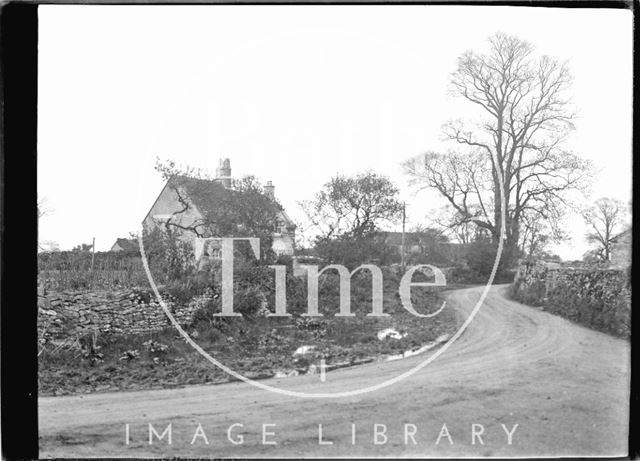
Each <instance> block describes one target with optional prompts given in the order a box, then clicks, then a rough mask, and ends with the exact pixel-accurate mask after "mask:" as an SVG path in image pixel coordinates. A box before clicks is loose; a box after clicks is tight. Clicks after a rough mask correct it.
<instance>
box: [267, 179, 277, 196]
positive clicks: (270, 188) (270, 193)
mask: <svg viewBox="0 0 640 461" xmlns="http://www.w3.org/2000/svg"><path fill="white" fill-rule="evenodd" d="M275 190H276V186H274V185H273V183H272V182H271V181H267V185H266V186H264V193H265V195H266V196H267V197H269V198H271V199H273V198H275Z"/></svg>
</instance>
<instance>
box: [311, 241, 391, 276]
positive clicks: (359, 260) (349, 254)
mask: <svg viewBox="0 0 640 461" xmlns="http://www.w3.org/2000/svg"><path fill="white" fill-rule="evenodd" d="M316 252H317V253H318V256H320V257H321V258H322V259H323V260H325V261H326V262H327V263H329V264H342V265H344V266H346V267H348V268H349V269H350V270H353V269H355V268H356V267H358V266H359V265H360V264H365V263H373V264H378V265H383V266H388V265H390V264H393V263H398V262H400V254H399V253H398V250H397V248H395V247H393V246H391V245H388V244H387V243H386V242H385V239H384V236H383V235H375V234H374V235H370V236H366V237H351V236H341V237H337V238H332V239H320V240H318V241H317V242H316Z"/></svg>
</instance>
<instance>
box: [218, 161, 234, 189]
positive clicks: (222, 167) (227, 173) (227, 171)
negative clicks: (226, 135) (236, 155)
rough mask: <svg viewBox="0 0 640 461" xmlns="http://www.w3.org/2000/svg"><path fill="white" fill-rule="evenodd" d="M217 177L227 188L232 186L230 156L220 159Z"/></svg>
mask: <svg viewBox="0 0 640 461" xmlns="http://www.w3.org/2000/svg"><path fill="white" fill-rule="evenodd" d="M216 179H217V180H218V181H220V183H221V184H222V185H223V186H224V187H226V188H227V189H228V188H229V187H231V162H230V161H229V159H228V158H225V159H224V160H223V159H220V163H219V165H218V169H217V170H216Z"/></svg>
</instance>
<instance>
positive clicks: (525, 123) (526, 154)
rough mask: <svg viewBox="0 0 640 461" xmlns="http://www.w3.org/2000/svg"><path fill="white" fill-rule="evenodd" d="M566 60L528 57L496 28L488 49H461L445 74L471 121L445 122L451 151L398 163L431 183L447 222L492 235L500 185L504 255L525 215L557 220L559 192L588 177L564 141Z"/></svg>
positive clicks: (524, 45) (567, 124)
mask: <svg viewBox="0 0 640 461" xmlns="http://www.w3.org/2000/svg"><path fill="white" fill-rule="evenodd" d="M570 84H571V75H570V73H569V69H568V67H567V65H566V64H564V63H561V62H560V61H558V60H557V59H554V58H551V57H549V56H541V57H535V56H534V54H533V47H532V46H531V45H530V44H529V43H528V42H526V41H523V40H520V39H519V38H517V37H514V36H510V35H506V34H503V33H498V34H496V35H494V36H492V37H490V38H489V52H488V53H486V54H482V53H477V52H474V51H467V52H465V53H464V54H463V55H462V56H460V58H459V59H458V67H457V70H456V71H455V72H454V73H453V74H452V75H451V85H452V89H453V92H454V93H455V94H456V95H458V96H460V97H461V98H463V99H464V100H465V101H467V102H469V103H471V106H473V107H476V108H478V109H479V111H478V114H479V121H477V122H476V123H474V124H472V125H469V124H465V123H463V122H461V121H456V122H450V123H448V124H447V125H445V129H444V133H445V137H446V139H447V140H449V141H452V142H454V143H455V144H456V145H457V146H458V149H457V150H451V151H448V152H445V153H436V152H428V153H426V154H422V155H420V156H418V157H415V158H413V159H411V160H409V161H407V162H406V163H405V170H406V172H407V173H408V174H409V175H410V177H411V178H412V180H413V182H414V183H415V184H417V185H419V186H421V187H429V188H433V189H435V190H437V191H438V192H439V193H440V194H441V195H442V196H443V197H444V198H445V199H446V200H447V202H448V203H449V204H450V206H451V209H452V210H453V214H454V216H455V219H454V220H453V223H454V225H462V224H466V223H473V224H474V225H476V226H478V227H480V228H484V229H486V230H487V231H489V232H490V233H491V235H492V238H493V241H494V243H497V242H498V239H499V238H500V233H501V232H500V230H501V201H502V199H503V197H502V188H501V187H500V183H501V181H500V179H501V178H502V183H503V185H504V191H505V196H504V201H505V208H506V211H507V213H506V229H505V231H506V235H505V238H506V242H505V252H504V257H506V258H507V260H510V258H512V257H513V256H514V255H515V253H516V251H517V248H518V244H519V241H520V237H521V236H520V228H521V223H522V221H523V219H524V216H525V215H530V216H534V215H537V216H538V217H539V218H540V219H542V220H544V221H546V222H548V223H550V224H551V225H555V224H557V222H558V220H559V218H560V217H561V216H562V212H563V208H564V207H565V206H567V205H569V204H570V203H569V201H568V195H567V192H569V191H570V190H573V189H581V188H583V187H585V186H586V185H587V183H588V179H589V177H590V174H589V173H590V163H589V162H588V161H586V160H584V159H581V158H580V157H578V156H577V155H575V154H574V153H572V152H570V151H568V150H566V149H565V148H564V142H565V140H566V137H567V134H568V133H569V132H570V131H571V130H572V129H573V128H574V127H573V124H572V119H573V118H574V113H573V111H572V108H571V104H570V100H569V98H568V96H567V90H568V89H569V87H570Z"/></svg>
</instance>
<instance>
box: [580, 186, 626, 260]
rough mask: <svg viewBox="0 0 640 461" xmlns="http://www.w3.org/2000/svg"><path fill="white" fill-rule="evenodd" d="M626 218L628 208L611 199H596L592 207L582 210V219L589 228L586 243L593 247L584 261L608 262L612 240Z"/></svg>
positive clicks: (624, 223)
mask: <svg viewBox="0 0 640 461" xmlns="http://www.w3.org/2000/svg"><path fill="white" fill-rule="evenodd" d="M628 216H629V211H628V207H627V206H625V204H624V203H622V202H621V201H620V200H615V199H612V198H601V199H598V200H596V202H595V204H594V205H593V206H591V207H588V208H587V209H585V210H584V213H583V217H584V220H585V222H586V224H587V226H589V232H587V235H586V238H587V242H589V243H590V244H592V245H594V246H595V248H593V249H592V250H590V252H589V253H587V255H585V256H586V258H585V259H586V260H588V261H589V260H591V261H601V262H606V261H609V259H610V258H611V248H612V246H613V239H614V238H615V237H616V236H617V235H618V234H619V233H620V232H621V231H622V230H623V228H624V226H625V225H626V224H627V218H628Z"/></svg>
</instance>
